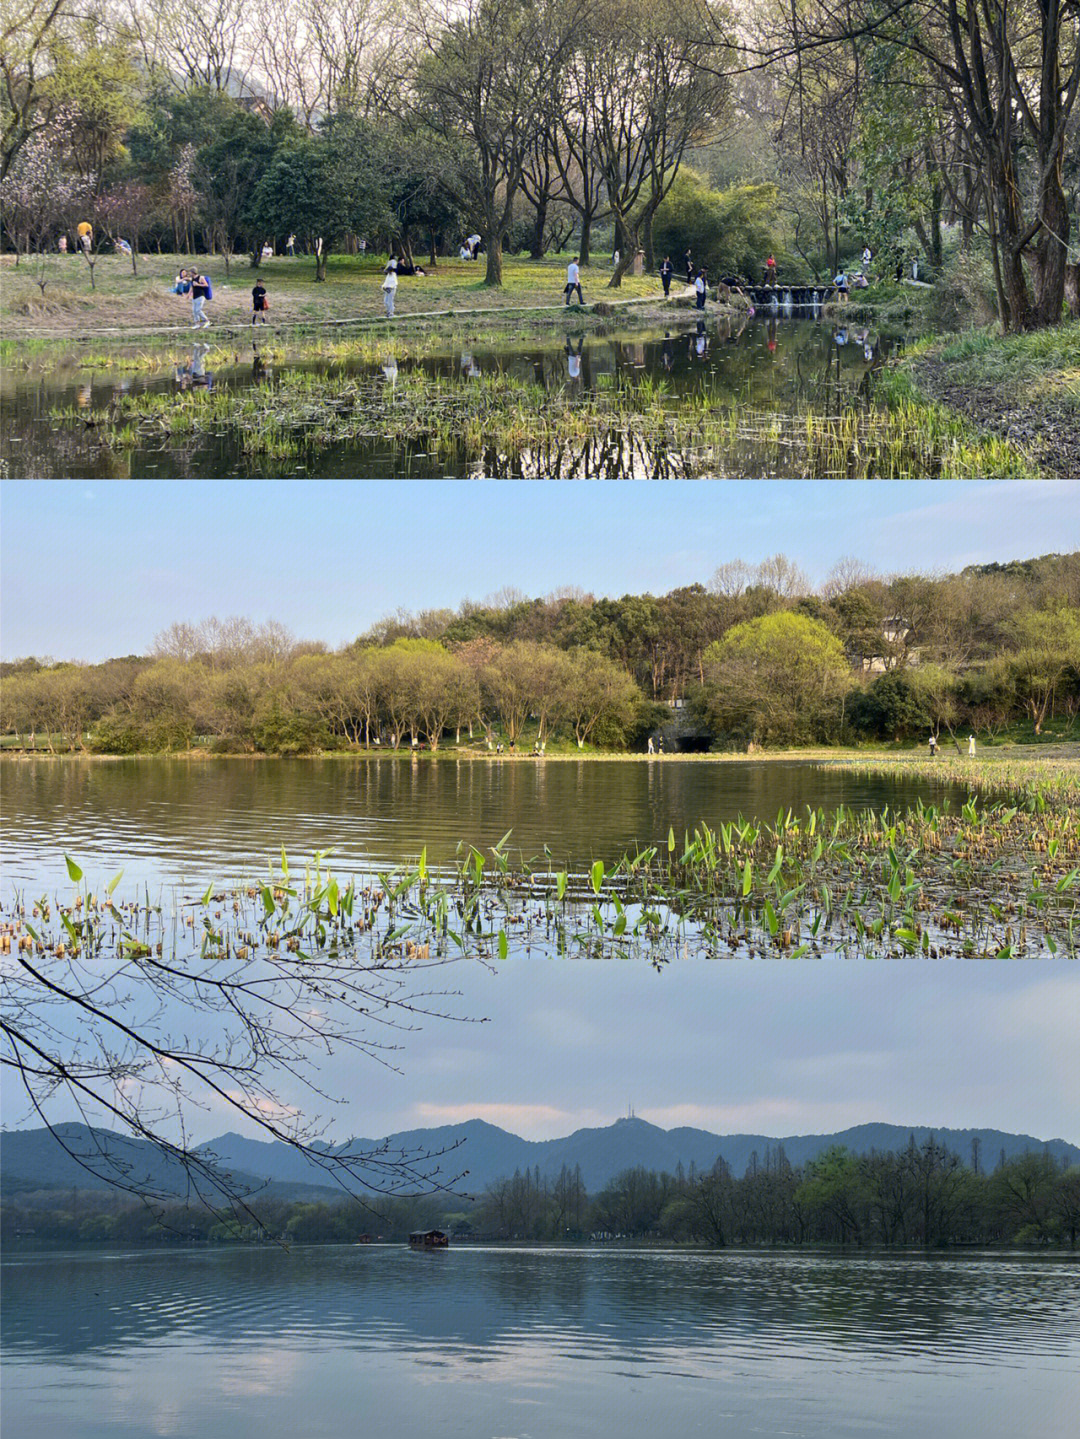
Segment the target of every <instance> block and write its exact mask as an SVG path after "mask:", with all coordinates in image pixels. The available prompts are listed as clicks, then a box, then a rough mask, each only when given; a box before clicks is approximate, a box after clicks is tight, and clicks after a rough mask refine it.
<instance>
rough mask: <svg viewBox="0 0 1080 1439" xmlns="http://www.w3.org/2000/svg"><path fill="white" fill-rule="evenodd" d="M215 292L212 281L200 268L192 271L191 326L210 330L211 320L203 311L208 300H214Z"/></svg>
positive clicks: (194, 328) (195, 328)
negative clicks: (211, 284) (211, 285)
mask: <svg viewBox="0 0 1080 1439" xmlns="http://www.w3.org/2000/svg"><path fill="white" fill-rule="evenodd" d="M213 298H214V293H213V291H212V290H211V288H210V281H209V279H208V278H207V276H206V275H204V274H202V272H201V271H199V270H193V271H192V272H191V328H192V329H193V330H198V329H200V328H202V329H204V330H208V329H209V328H210V321H209V319H208V318H207V316H206V314H205V313H204V311H203V306H204V305H205V304H206V302H207V300H212V299H213Z"/></svg>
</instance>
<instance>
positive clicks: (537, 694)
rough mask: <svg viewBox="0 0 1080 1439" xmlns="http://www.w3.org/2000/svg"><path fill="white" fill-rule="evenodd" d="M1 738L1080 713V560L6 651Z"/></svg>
mask: <svg viewBox="0 0 1080 1439" xmlns="http://www.w3.org/2000/svg"><path fill="white" fill-rule="evenodd" d="M0 679H2V684H0V731H2V733H3V734H4V735H5V736H7V737H9V743H13V744H15V745H16V746H17V747H21V748H26V749H29V750H38V749H41V750H45V751H48V752H53V753H55V752H58V751H64V750H66V751H73V750H91V751H97V752H101V753H115V754H131V753H138V752H147V751H151V752H162V751H176V750H185V749H188V748H191V747H192V746H193V745H196V744H198V745H203V746H207V747H209V748H210V749H212V750H217V751H218V752H222V753H230V752H237V751H240V752H243V751H245V750H246V751H252V752H265V753H276V754H289V753H294V754H295V753H311V752H315V751H319V750H334V749H372V748H381V747H383V746H385V747H387V748H388V749H392V750H398V749H401V748H405V749H416V748H419V747H420V746H424V747H426V748H428V749H431V750H438V749H440V748H441V747H443V746H444V745H446V744H448V743H449V744H459V745H460V744H468V745H472V746H474V747H478V748H482V749H489V750H490V749H497V748H498V746H499V745H505V746H507V747H509V748H511V749H516V748H517V747H518V746H519V745H520V744H522V742H523V741H524V740H525V739H526V737H527V738H528V740H529V742H530V743H532V744H533V745H534V746H539V747H546V746H547V744H548V743H549V742H551V741H554V742H565V743H566V744H568V745H570V746H572V747H574V748H576V749H582V748H584V747H585V746H586V745H589V746H591V747H594V748H600V749H623V748H627V747H635V746H637V747H641V746H643V745H644V743H645V737H646V735H648V734H650V733H655V732H656V731H658V730H662V729H663V728H664V727H665V726H667V725H669V724H671V723H672V721H673V720H675V719H676V718H677V719H678V728H679V730H680V732H681V733H684V734H685V733H692V734H693V735H694V736H695V739H696V742H697V744H698V747H700V746H701V744H702V743H705V744H708V743H714V744H717V745H726V746H738V745H745V744H747V743H760V744H767V745H768V744H773V745H778V744H798V743H811V742H834V741H838V740H842V739H847V740H853V739H858V738H864V737H865V738H875V737H876V738H881V739H889V740H904V739H909V738H912V737H918V738H924V737H925V734H926V732H927V730H932V731H933V732H934V733H935V734H940V733H942V732H943V731H947V732H952V731H954V730H956V729H957V728H958V727H959V726H961V725H964V726H974V727H975V728H977V729H978V730H979V732H980V733H982V734H983V735H984V736H987V737H994V736H995V735H999V734H1002V733H1004V731H1005V730H1006V729H1007V728H1008V727H1009V726H1011V725H1013V724H1016V723H1018V722H1021V721H1026V722H1027V723H1029V724H1030V725H1031V726H1032V728H1033V729H1034V731H1035V733H1036V734H1038V733H1041V732H1042V730H1043V728H1044V726H1045V725H1047V724H1048V723H1051V722H1058V723H1060V722H1062V721H1063V722H1064V725H1065V728H1066V729H1067V730H1071V728H1072V726H1073V725H1074V724H1075V722H1076V719H1077V716H1078V714H1080V554H1071V555H1065V556H1044V557H1043V558H1041V559H1038V560H1032V561H1026V562H1023V563H1017V564H1014V565H1009V566H999V565H989V566H976V567H973V568H969V569H967V570H965V571H963V572H962V573H960V574H958V575H948V576H942V577H937V578H933V577H926V576H919V575H909V576H897V577H893V578H889V579H886V578H881V577H878V576H875V575H874V574H872V573H871V572H870V571H869V570H868V569H867V568H866V567H865V566H863V565H861V564H859V563H858V562H857V561H854V560H848V561H844V562H842V563H841V564H840V565H838V566H837V567H836V569H835V570H834V572H833V573H832V575H830V577H829V579H828V580H827V581H826V582H825V584H824V585H822V586H821V587H820V588H819V589H818V590H816V591H815V590H813V589H812V588H811V586H810V585H809V583H808V581H807V580H806V578H805V576H804V575H802V574H801V572H800V571H799V570H798V568H797V566H795V565H794V564H792V562H791V561H790V560H788V559H786V558H785V557H784V556H783V555H777V556H774V557H772V558H771V559H769V560H767V561H764V562H763V563H762V564H760V565H757V566H753V567H752V566H749V565H745V564H743V563H742V562H738V561H736V562H732V563H728V564H725V565H722V566H720V568H718V569H717V571H716V572H715V574H714V575H713V577H712V580H711V581H710V583H709V584H708V585H702V584H694V585H688V586H683V587H680V588H679V589H676V590H672V591H671V592H669V593H668V594H666V595H661V596H654V595H650V594H643V595H624V596H623V597H622V598H620V599H607V598H595V597H593V596H591V595H588V594H585V593H584V592H582V591H576V590H567V591H560V592H559V593H557V594H552V595H549V596H547V597H546V598H535V599H529V598H527V597H526V596H524V595H523V594H521V593H519V592H518V591H515V590H513V589H507V590H504V591H502V592H500V593H499V594H497V595H495V596H492V597H491V598H490V599H489V600H487V601H484V602H482V603H474V602H472V601H468V600H466V601H464V602H463V603H462V604H461V606H460V607H459V608H458V609H457V610H456V611H451V610H437V611H423V612H421V613H418V614H410V613H408V612H406V611H398V612H397V613H396V614H394V615H392V616H388V617H387V618H386V619H384V620H382V621H380V622H379V623H378V624H376V625H375V626H373V627H372V628H371V630H369V631H368V632H366V633H365V634H362V635H360V636H358V637H357V638H356V639H355V640H354V641H353V642H351V643H350V644H348V645H346V646H344V647H343V648H342V649H340V650H338V651H335V652H331V651H329V650H328V649H327V648H326V646H325V645H324V644H323V643H321V642H318V641H300V640H297V639H296V638H295V637H294V636H293V635H292V634H291V632H290V631H289V630H288V629H287V628H286V627H285V626H283V625H281V624H279V623H276V622H268V623H266V624H263V625H255V624H253V623H252V622H251V621H249V620H245V619H240V618H234V619H231V620H226V621H220V620H217V619H211V620H207V621H204V622H201V623H199V624H175V625H172V626H170V627H169V628H168V629H166V630H164V631H162V632H161V633H160V634H159V635H158V636H157V637H156V639H155V641H154V644H153V646H152V649H151V652H150V653H149V654H146V655H129V656H125V657H118V658H116V659H110V660H107V661H105V662H103V663H101V664H97V665H87V664H79V663H75V662H71V663H56V662H54V661H51V660H49V659H37V658H28V659H23V660H17V661H11V662H8V663H5V664H4V665H3V666H0Z"/></svg>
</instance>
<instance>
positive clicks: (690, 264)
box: [683, 249, 694, 285]
mask: <svg viewBox="0 0 1080 1439" xmlns="http://www.w3.org/2000/svg"><path fill="white" fill-rule="evenodd" d="M683 264H684V265H685V266H686V283H687V284H688V285H692V284H693V283H694V261H693V258H692V256H691V254H690V251H689V249H687V251H686V254H685V255H684V256H683Z"/></svg>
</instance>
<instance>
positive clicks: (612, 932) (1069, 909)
mask: <svg viewBox="0 0 1080 1439" xmlns="http://www.w3.org/2000/svg"><path fill="white" fill-rule="evenodd" d="M510 839H511V835H510V834H507V835H504V837H503V839H502V840H501V841H500V842H499V843H498V844H497V845H495V846H492V847H491V848H489V849H487V850H480V849H478V848H477V847H475V846H473V845H471V844H468V843H463V844H461V845H459V847H458V851H457V854H456V857H455V860H454V861H453V863H452V864H450V865H447V866H443V867H441V868H438V869H437V868H435V867H434V866H431V865H429V864H428V861H427V851H426V849H425V850H423V851H421V854H420V856H419V859H418V860H417V861H416V862H415V863H414V864H411V865H407V866H405V867H403V868H401V869H399V870H397V871H393V872H380V873H377V874H360V875H351V876H349V877H348V878H347V879H341V880H339V879H338V878H336V877H334V876H333V875H332V874H331V873H330V871H329V869H328V868H327V867H326V866H325V864H324V861H325V860H326V857H327V856H326V855H325V854H320V855H317V856H316V857H315V860H314V863H313V864H312V865H309V866H307V867H306V869H305V871H304V878H303V881H302V882H301V881H299V880H298V879H297V878H294V877H292V876H291V875H290V871H289V866H288V862H287V859H286V856H285V853H284V850H283V851H282V866H281V869H280V870H276V869H271V871H270V872H269V873H268V874H267V875H266V876H265V877H264V878H263V879H261V880H256V881H253V882H246V883H242V884H239V885H235V886H232V887H226V888H223V889H218V887H217V886H215V885H210V886H209V887H208V888H207V890H206V891H205V893H204V894H203V895H201V896H184V895H178V894H174V895H173V897H172V901H171V903H166V902H164V901H163V900H160V899H159V900H158V901H157V902H156V903H154V904H151V902H150V897H149V894H148V893H147V894H146V897H145V901H144V902H142V903H140V902H139V901H138V900H137V899H136V900H135V901H133V902H132V901H128V902H127V903H126V904H125V903H122V902H119V901H115V900H114V899H113V896H112V889H108V890H107V892H106V893H105V894H104V895H95V894H93V893H90V892H88V890H81V891H77V892H76V895H75V898H74V899H73V900H71V901H69V902H67V903H64V902H62V901H61V900H60V899H57V898H52V899H50V898H49V897H47V896H42V897H41V898H40V899H38V900H37V901H32V900H28V899H27V898H26V896H25V895H16V897H15V901H14V903H13V904H12V905H10V906H9V907H8V909H7V914H8V916H9V917H8V918H7V919H6V920H5V921H4V922H3V924H2V926H0V949H6V952H10V951H11V947H12V945H13V944H14V945H16V946H17V949H18V952H20V953H21V952H23V951H24V950H25V951H26V952H28V953H37V954H38V955H41V956H45V955H48V956H49V957H51V958H53V959H55V958H60V959H63V958H65V957H71V958H80V957H83V956H85V958H86V959H89V958H99V957H101V956H102V955H103V954H104V955H109V956H111V957H121V958H126V959H128V960H142V961H146V962H147V963H148V964H150V965H151V966H152V965H153V964H155V963H156V962H157V961H160V960H162V959H163V957H165V956H167V955H168V954H170V953H171V954H172V955H173V956H174V957H175V955H176V954H177V953H178V951H179V950H184V951H185V952H197V953H198V956H199V958H200V959H201V960H203V961H207V960H210V961H213V960H221V961H228V962H232V963H236V962H238V961H239V962H243V961H247V960H251V961H252V962H253V963H254V962H255V961H256V960H259V959H262V960H264V961H265V960H267V959H269V958H272V957H273V956H275V955H277V954H279V953H282V952H288V953H291V954H297V955H298V956H299V957H300V958H301V959H304V958H310V959H311V960H312V962H315V961H316V960H317V959H319V958H320V957H321V958H322V959H325V960H326V961H327V962H332V963H333V964H338V963H340V962H342V961H343V960H348V961H349V962H350V963H351V962H353V961H354V960H355V961H356V962H362V963H363V964H364V965H366V966H371V965H378V966H385V965H388V964H389V965H391V966H404V967H408V965H409V964H410V963H412V962H415V963H416V964H427V963H437V962H443V961H446V960H447V959H452V958H456V957H473V958H479V959H482V960H486V961H498V960H505V959H507V958H508V957H509V955H510V953H511V951H513V953H514V954H516V955H522V956H528V955H531V954H534V953H535V954H537V955H566V956H576V957H581V958H603V957H613V956H620V957H635V958H640V959H644V960H646V961H648V962H649V963H651V964H653V965H655V966H657V967H660V966H662V965H665V964H668V963H670V962H671V961H673V960H677V959H679V958H689V957H711V958H721V957H748V958H781V959H801V958H816V957H821V956H824V955H830V954H835V955H842V956H847V957H863V958H867V959H873V958H885V957H894V958H900V957H909V958H921V959H927V960H938V959H946V958H951V957H961V958H982V959H990V958H997V959H1019V958H1034V957H1038V956H1071V957H1075V956H1076V955H1077V954H1078V953H1080V883H1078V880H1080V827H1078V826H1077V825H1076V822H1075V812H1074V811H1073V810H1072V809H1071V807H1069V806H1067V805H1062V806H1060V807H1058V806H1056V805H1054V804H1046V803H1042V804H1040V803H1039V792H1038V791H1036V792H1033V793H1032V794H1031V796H1030V797H1029V802H1028V803H1026V804H1020V803H995V804H989V805H985V804H981V803H980V802H979V801H978V800H977V799H975V798H969V799H968V800H966V801H965V803H964V804H963V805H962V807H961V808H960V810H959V812H956V813H952V812H949V811H946V810H941V809H938V808H936V807H935V806H932V805H924V804H922V803H918V804H916V805H915V806H914V807H912V808H909V809H906V810H903V811H892V810H888V809H885V810H881V811H875V810H869V809H852V808H847V807H843V806H841V807H840V808H838V809H837V810H835V811H826V810H823V809H810V808H807V810H806V811H805V812H804V813H802V814H799V815H796V814H795V813H794V812H793V811H791V810H790V809H788V810H781V811H780V813H779V814H778V815H777V817H776V819H775V820H774V821H771V822H768V823H766V822H763V821H761V820H758V819H743V818H741V817H740V818H738V819H735V820H733V821H731V822H730V823H720V824H719V825H717V826H716V827H710V826H709V825H707V824H704V823H702V824H699V825H697V826H696V827H695V828H694V829H693V831H692V832H687V833H684V834H683V835H682V836H681V837H677V836H676V835H675V832H674V830H669V832H668V835H667V839H666V842H665V843H661V844H657V845H651V846H648V847H647V848H645V849H643V850H640V851H637V852H635V853H633V854H629V853H627V854H623V855H622V856H621V857H620V858H618V859H617V860H614V861H613V862H612V861H605V860H604V859H601V858H598V859H595V860H594V861H593V862H592V864H591V865H590V866H589V867H588V868H587V869H585V870H583V871H574V870H571V869H568V868H560V867H559V866H558V864H557V863H556V862H555V861H554V858H553V855H552V853H551V851H550V850H549V849H547V848H546V847H545V848H544V850H543V853H542V854H541V855H539V856H532V857H529V856H526V855H524V854H522V853H518V854H515V853H514V852H513V851H512V849H511V847H510ZM68 866H69V872H70V873H71V874H72V875H73V877H74V876H77V877H78V878H79V879H81V878H82V871H81V870H80V869H79V868H78V867H77V866H75V865H74V864H73V862H72V861H69V862H68ZM115 883H116V881H114V882H113V885H114V887H115Z"/></svg>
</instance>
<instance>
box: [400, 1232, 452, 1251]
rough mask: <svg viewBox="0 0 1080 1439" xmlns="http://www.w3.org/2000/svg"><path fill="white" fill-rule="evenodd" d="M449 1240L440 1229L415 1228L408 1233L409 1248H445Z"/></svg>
mask: <svg viewBox="0 0 1080 1439" xmlns="http://www.w3.org/2000/svg"><path fill="white" fill-rule="evenodd" d="M449 1245H450V1240H449V1238H448V1237H447V1235H446V1234H445V1232H444V1231H443V1230H441V1229H417V1230H416V1231H415V1232H414V1233H412V1234H410V1235H409V1248H410V1249H447V1248H449Z"/></svg>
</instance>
